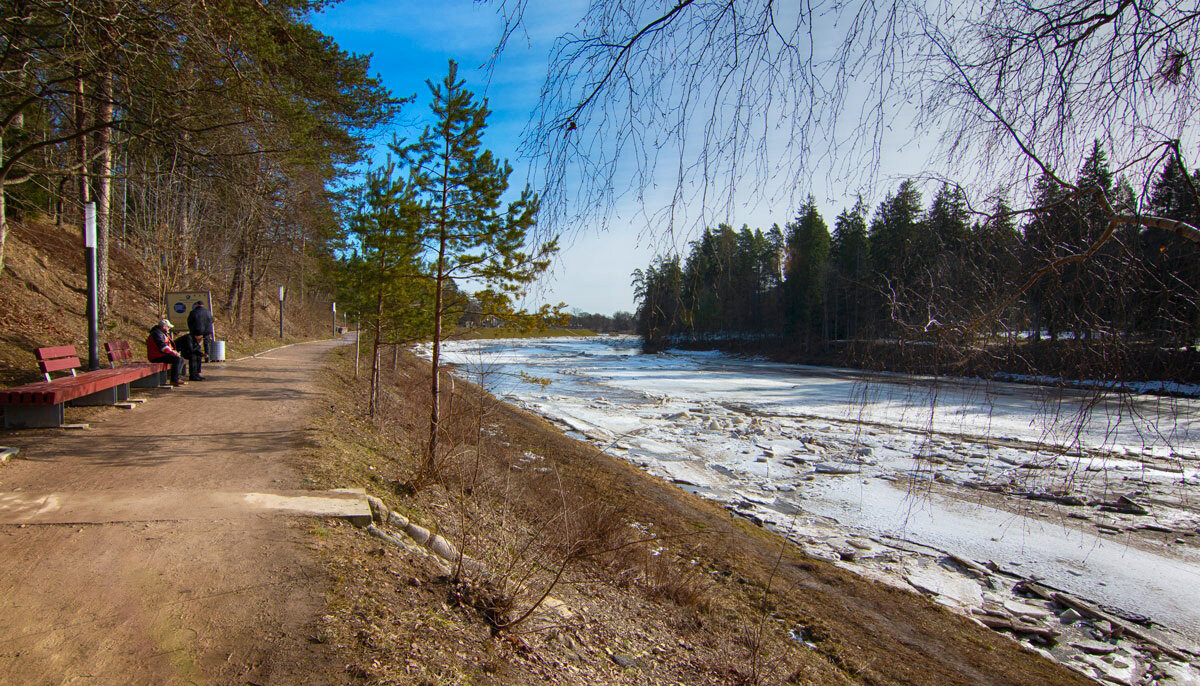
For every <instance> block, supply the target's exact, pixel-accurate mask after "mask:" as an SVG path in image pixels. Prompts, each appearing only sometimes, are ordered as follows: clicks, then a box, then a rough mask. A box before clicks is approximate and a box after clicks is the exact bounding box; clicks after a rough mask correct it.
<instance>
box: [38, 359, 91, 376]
mask: <svg viewBox="0 0 1200 686" xmlns="http://www.w3.org/2000/svg"><path fill="white" fill-rule="evenodd" d="M81 366H82V365H81V364H80V362H79V358H78V357H58V358H55V359H52V360H39V361H38V367H40V368H41V370H42V372H44V373H46V374H49V373H50V372H61V371H63V370H66V369H79V368H80V367H81Z"/></svg>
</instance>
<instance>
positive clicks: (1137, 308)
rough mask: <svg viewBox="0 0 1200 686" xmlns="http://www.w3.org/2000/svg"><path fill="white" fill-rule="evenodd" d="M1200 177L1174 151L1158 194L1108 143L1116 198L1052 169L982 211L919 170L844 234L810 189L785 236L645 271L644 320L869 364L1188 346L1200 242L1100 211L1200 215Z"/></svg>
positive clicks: (736, 243)
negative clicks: (1002, 350)
mask: <svg viewBox="0 0 1200 686" xmlns="http://www.w3.org/2000/svg"><path fill="white" fill-rule="evenodd" d="M1198 181H1200V175H1198V172H1195V171H1193V172H1191V173H1188V172H1187V171H1186V170H1185V169H1184V168H1183V167H1182V166H1181V165H1180V163H1179V162H1178V160H1177V158H1172V159H1170V160H1168V161H1167V162H1165V164H1163V165H1162V167H1161V169H1160V170H1159V172H1158V174H1157V175H1156V177H1155V178H1154V180H1153V183H1151V184H1150V185H1149V188H1150V191H1149V193H1148V196H1149V197H1145V198H1139V197H1136V196H1135V193H1134V191H1133V190H1132V187H1131V185H1130V184H1129V183H1128V182H1127V181H1126V180H1125V179H1122V178H1119V177H1117V176H1116V175H1115V174H1114V173H1113V172H1112V170H1111V169H1110V168H1109V164H1108V160H1107V156H1106V154H1105V151H1104V150H1103V149H1102V147H1101V146H1100V144H1099V143H1096V144H1095V145H1094V146H1093V147H1092V150H1091V152H1090V154H1089V155H1088V156H1087V157H1086V159H1084V160H1083V161H1082V163H1081V164H1080V166H1079V168H1078V171H1077V174H1076V180H1075V183H1076V185H1077V186H1078V187H1079V188H1084V189H1087V188H1094V189H1098V190H1099V191H1102V195H1101V194H1100V193H1076V192H1069V191H1068V190H1067V189H1064V188H1063V186H1062V184H1060V183H1058V182H1057V181H1055V180H1054V179H1053V178H1051V177H1049V176H1048V175H1047V176H1046V177H1043V178H1041V179H1039V180H1038V181H1037V183H1036V184H1035V187H1034V192H1033V197H1032V198H1031V199H1029V202H1028V203H1027V205H1028V207H1030V208H1031V209H1028V210H1024V211H1020V212H1017V211H1014V210H1013V209H1011V205H1010V202H1009V200H1008V199H1006V198H1005V197H1003V196H999V197H994V198H991V199H990V200H988V201H987V204H986V206H984V207H971V206H970V205H969V202H968V198H967V196H966V195H965V193H964V192H963V191H962V190H961V189H960V188H959V187H956V186H954V185H951V184H942V185H941V186H940V187H938V188H937V189H936V191H935V192H934V194H933V197H932V199H931V200H930V201H928V203H926V201H925V200H924V199H923V198H922V194H921V192H920V189H919V188H918V184H917V183H916V182H914V181H912V180H906V181H904V182H902V183H901V184H900V185H899V186H898V187H897V188H895V189H894V190H893V191H891V192H890V193H888V194H887V195H886V197H885V198H884V199H883V200H882V201H881V202H880V203H879V204H878V205H877V206H876V207H875V209H874V211H873V212H871V211H870V210H869V208H868V206H867V205H866V204H865V203H864V202H863V201H862V200H861V199H860V200H859V201H858V202H857V203H856V204H855V205H854V206H853V207H850V208H848V209H845V210H844V211H843V212H841V213H840V214H839V215H838V216H837V217H836V218H834V219H833V222H832V226H831V225H830V224H829V223H828V222H827V221H826V219H825V218H824V217H822V216H821V214H820V212H819V211H818V209H817V207H816V203H815V201H814V200H813V199H812V198H811V197H810V198H809V199H808V201H807V202H806V203H805V204H804V205H803V206H801V207H800V209H799V211H798V212H797V214H796V217H795V218H794V219H793V220H792V221H790V222H788V223H787V224H786V225H784V226H783V227H782V228H781V227H779V226H778V225H775V226H772V227H770V228H769V229H766V230H762V229H751V228H750V227H748V226H743V227H742V228H741V229H740V230H739V229H735V228H733V227H732V226H729V225H727V224H721V225H718V226H717V227H715V228H709V229H707V230H705V231H704V232H703V234H702V235H701V236H700V237H699V238H698V239H696V240H695V241H693V242H691V243H690V245H689V248H690V249H689V250H688V251H687V252H686V254H684V255H669V256H660V257H658V258H657V259H655V260H654V261H653V263H652V264H650V265H649V266H647V267H646V268H645V269H641V270H637V271H636V272H635V273H634V285H635V288H636V294H637V300H638V303H637V304H638V308H637V313H636V317H637V330H638V333H639V334H640V335H641V336H642V338H643V342H644V347H645V348H646V349H647V350H660V349H662V348H664V347H667V346H700V347H709V346H716V347H727V348H740V349H755V350H767V351H770V352H773V353H775V354H777V355H781V356H783V357H786V358H788V359H796V360H811V361H841V362H846V363H855V362H857V363H862V362H864V360H861V359H854V355H853V353H855V352H857V353H858V354H861V353H862V352H863V351H864V349H867V348H870V349H871V350H872V351H873V353H872V354H876V355H877V354H879V351H880V350H881V349H884V348H890V349H892V350H904V349H907V350H909V351H912V350H917V349H919V347H920V346H919V345H917V346H914V345H907V346H906V345H905V344H919V343H931V342H933V343H943V344H950V345H946V346H943V347H947V348H953V353H952V354H951V355H950V357H954V356H962V354H963V353H964V348H962V347H961V345H962V344H963V343H964V342H966V343H967V344H968V345H969V346H970V347H971V348H974V349H976V350H978V349H987V348H996V347H1006V348H1010V349H1011V347H1012V346H1020V345H1024V344H1027V343H1038V342H1042V343H1053V344H1057V345H1058V347H1059V353H1062V349H1063V348H1069V347H1072V346H1074V347H1083V346H1091V347H1092V348H1093V349H1094V348H1095V347H1096V346H1098V345H1101V344H1105V345H1110V344H1120V346H1121V347H1122V348H1123V349H1126V350H1127V349H1129V348H1130V347H1137V346H1142V347H1143V348H1148V349H1164V348H1187V347H1190V346H1193V345H1194V344H1195V342H1196V339H1197V336H1198V335H1200V298H1198V297H1197V296H1198V293H1197V288H1198V287H1200V247H1198V246H1197V245H1196V244H1195V243H1194V242H1192V241H1190V240H1186V239H1184V238H1181V237H1179V236H1177V235H1176V234H1174V233H1172V232H1171V231H1169V230H1166V229H1163V228H1155V227H1148V226H1140V225H1138V224H1136V223H1130V224H1121V225H1116V226H1115V228H1114V227H1112V226H1110V225H1109V222H1108V221H1107V217H1108V216H1109V214H1110V213H1106V212H1105V211H1104V209H1105V208H1102V207H1101V206H1100V205H1099V203H1100V202H1106V201H1107V200H1106V199H1109V198H1111V199H1114V200H1113V201H1112V202H1113V205H1114V206H1116V205H1119V207H1116V208H1115V209H1116V210H1117V211H1119V212H1122V213H1125V214H1142V213H1144V214H1146V215H1154V216H1157V217H1165V218H1168V219H1174V220H1178V221H1184V222H1189V223H1194V222H1196V221H1197V220H1198V219H1200V217H1198V216H1197V211H1198V204H1197V202H1196V198H1197V194H1196V185H1197V182H1198ZM1109 209H1112V208H1109ZM1106 232H1109V233H1108V234H1106ZM966 333H970V334H971V336H969V337H967V336H964V334H966ZM1001 344H1004V345H1001ZM946 359H949V357H948V358H946ZM885 366H886V365H885ZM893 366H894V365H893ZM1026 369H1028V367H1026ZM1110 369H1111V367H1110ZM1041 371H1043V372H1045V371H1047V370H1044V369H1043V370H1041Z"/></svg>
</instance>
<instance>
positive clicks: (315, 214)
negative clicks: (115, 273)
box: [0, 0, 401, 335]
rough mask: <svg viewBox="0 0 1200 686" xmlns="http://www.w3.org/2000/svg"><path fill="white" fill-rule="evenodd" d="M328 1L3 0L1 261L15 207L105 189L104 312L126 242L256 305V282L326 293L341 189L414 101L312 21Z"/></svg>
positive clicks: (39, 210) (162, 268)
mask: <svg viewBox="0 0 1200 686" xmlns="http://www.w3.org/2000/svg"><path fill="white" fill-rule="evenodd" d="M324 4H327V3H324V2H318V1H316V0H271V1H270V2H260V1H258V0H212V1H209V2H202V3H194V2H177V1H175V0H4V1H3V2H0V41H2V45H0V144H2V145H0V188H2V190H3V192H2V193H0V270H2V269H3V264H4V252H3V250H4V243H5V239H6V237H7V233H8V228H9V221H10V220H13V219H25V218H28V219H33V218H36V217H46V218H49V219H50V220H51V221H54V222H57V223H59V224H60V225H70V226H76V225H79V224H80V223H81V217H82V209H83V205H84V203H88V202H94V203H96V206H97V233H98V237H97V238H98V241H97V252H98V262H99V265H98V266H99V269H98V271H99V273H100V274H99V276H100V285H101V289H100V290H101V298H100V306H101V314H102V316H108V315H110V314H125V313H110V312H108V297H107V295H108V282H109V280H110V278H111V272H110V267H109V252H110V248H112V247H113V246H122V247H124V248H125V249H127V250H129V251H131V252H132V253H133V254H134V255H135V256H138V257H140V258H141V259H142V260H143V262H145V263H146V264H147V265H148V266H150V267H151V268H152V269H154V270H156V272H157V276H158V279H157V283H155V284H145V286H146V287H153V288H156V289H157V290H158V291H160V292H161V291H165V290H168V289H170V288H181V287H189V286H192V285H193V284H194V283H195V282H196V280H197V279H207V280H209V282H210V283H211V282H215V283H216V284H217V285H218V286H219V287H218V291H224V292H225V294H226V295H225V297H224V302H219V303H217V305H218V307H219V308H225V309H226V316H229V317H240V318H242V319H243V321H245V319H246V317H247V315H249V314H250V312H251V305H250V304H251V303H252V302H253V300H254V296H255V294H256V292H257V291H258V290H259V289H260V288H267V287H273V286H274V285H275V284H277V283H283V284H286V285H288V286H289V293H292V294H299V296H300V298H301V299H303V298H304V297H306V296H308V295H312V294H315V293H317V292H320V293H322V294H324V295H328V294H329V293H330V292H331V288H330V286H329V284H328V283H327V281H328V278H327V277H322V276H321V274H320V273H321V272H322V271H323V269H322V267H323V265H325V264H329V263H331V262H332V261H333V249H334V243H333V241H334V239H335V238H336V237H337V233H338V223H339V217H338V210H337V207H338V198H337V197H336V195H335V194H334V193H333V192H332V191H331V188H334V187H335V186H336V185H337V184H338V182H339V181H340V180H341V179H342V177H343V176H344V174H345V173H346V170H347V168H348V166H349V165H351V164H353V163H355V162H356V161H357V160H359V159H360V158H361V157H362V154H363V152H364V150H365V147H364V140H363V136H364V134H365V133H366V132H368V131H370V130H371V129H373V128H375V127H377V126H379V125H381V124H383V123H386V122H387V121H389V120H390V119H391V118H392V117H393V115H394V114H395V112H396V111H397V109H398V107H399V106H400V104H401V103H400V102H399V101H398V100H396V99H394V98H392V97H391V95H390V94H389V93H388V92H387V90H386V89H385V88H383V87H382V85H381V84H380V83H379V82H378V81H377V80H376V79H375V78H372V77H371V76H369V75H368V72H367V69H368V60H367V58H366V57H361V56H356V55H352V54H349V53H346V52H345V51H343V50H341V49H340V48H339V47H338V46H337V45H336V44H335V43H334V42H333V41H332V39H330V38H329V37H328V36H325V35H323V34H321V33H320V32H318V31H316V30H315V29H314V28H313V27H312V26H311V25H310V24H309V23H308V16H309V15H310V13H311V12H313V11H315V10H317V9H319V8H320V6H322V5H324ZM322 279H325V281H326V283H321V280H322ZM293 297H294V296H293ZM253 322H254V320H253V316H249V325H250V329H251V331H250V332H251V334H252V335H253Z"/></svg>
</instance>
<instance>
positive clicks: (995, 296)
mask: <svg viewBox="0 0 1200 686" xmlns="http://www.w3.org/2000/svg"><path fill="white" fill-rule="evenodd" d="M966 255H967V257H966V260H967V265H968V266H967V271H968V274H967V275H966V277H965V279H964V284H965V285H964V288H965V291H966V292H965V294H963V295H962V296H961V297H963V298H964V299H965V300H967V301H968V302H969V307H970V308H971V309H972V312H971V318H972V319H974V318H975V317H978V316H981V315H984V314H987V313H988V312H990V311H991V309H992V307H993V306H994V303H996V302H998V301H1000V300H1001V299H1002V298H1005V297H1007V296H1008V294H1009V293H1010V292H1011V291H1012V290H1013V289H1015V288H1016V287H1017V284H1016V283H1015V279H1016V278H1017V275H1018V274H1019V273H1020V270H1021V234H1020V232H1018V231H1017V226H1016V222H1014V221H1013V214H1012V208H1011V207H1009V205H1008V202H1007V200H1005V198H1004V196H1003V195H1001V196H998V197H997V198H996V199H995V202H994V204H993V206H992V211H991V213H990V214H989V216H988V219H987V221H985V222H983V223H982V224H977V225H976V226H975V227H974V228H973V229H972V231H971V239H970V243H969V245H968V249H967V251H966ZM1018 319H1020V314H1019V310H1017V309H1014V308H1009V309H1008V310H1006V311H1004V312H1000V313H999V319H998V320H996V321H992V322H990V325H991V328H992V332H993V334H994V333H995V332H996V331H997V330H1004V331H1011V330H1012V329H1013V327H1014V326H1016V322H1017V320H1018Z"/></svg>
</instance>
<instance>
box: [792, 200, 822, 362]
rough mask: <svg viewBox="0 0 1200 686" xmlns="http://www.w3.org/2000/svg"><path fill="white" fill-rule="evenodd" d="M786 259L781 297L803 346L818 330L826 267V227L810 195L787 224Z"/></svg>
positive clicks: (820, 320)
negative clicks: (782, 294) (792, 219)
mask: <svg viewBox="0 0 1200 686" xmlns="http://www.w3.org/2000/svg"><path fill="white" fill-rule="evenodd" d="M786 228H787V262H786V267H785V271H784V280H783V292H784V296H783V301H784V308H785V312H786V313H787V321H788V323H789V326H788V328H789V329H790V330H791V332H792V333H793V334H794V335H795V336H797V337H798V338H799V339H800V342H801V345H802V346H803V348H804V349H805V350H807V349H808V348H809V347H810V346H811V344H812V340H813V337H814V336H815V335H817V334H819V333H820V329H821V323H822V321H823V313H824V308H823V305H824V298H825V279H826V272H827V270H828V268H829V245H830V238H829V229H827V228H826V227H825V220H824V219H823V218H822V217H821V213H820V212H819V211H817V203H816V200H815V199H814V198H813V197H812V196H811V195H810V196H809V197H808V201H807V202H806V203H805V204H804V205H803V206H801V208H800V212H799V213H798V214H797V216H796V219H795V220H794V221H792V222H790V223H789V224H788V225H787V227H786Z"/></svg>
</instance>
